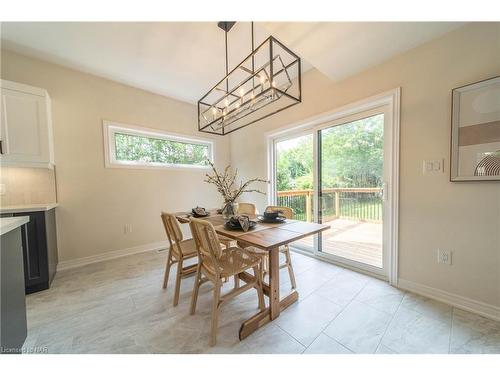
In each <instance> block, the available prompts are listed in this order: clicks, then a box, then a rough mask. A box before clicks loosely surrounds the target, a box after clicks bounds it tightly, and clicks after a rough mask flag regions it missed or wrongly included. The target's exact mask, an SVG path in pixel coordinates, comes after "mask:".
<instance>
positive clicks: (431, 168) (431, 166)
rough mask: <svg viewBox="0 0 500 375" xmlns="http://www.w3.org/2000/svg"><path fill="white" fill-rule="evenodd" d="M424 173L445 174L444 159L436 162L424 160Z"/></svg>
mask: <svg viewBox="0 0 500 375" xmlns="http://www.w3.org/2000/svg"><path fill="white" fill-rule="evenodd" d="M422 168H423V173H424V174H428V173H438V172H441V173H443V172H444V159H435V160H424V162H423V166H422Z"/></svg>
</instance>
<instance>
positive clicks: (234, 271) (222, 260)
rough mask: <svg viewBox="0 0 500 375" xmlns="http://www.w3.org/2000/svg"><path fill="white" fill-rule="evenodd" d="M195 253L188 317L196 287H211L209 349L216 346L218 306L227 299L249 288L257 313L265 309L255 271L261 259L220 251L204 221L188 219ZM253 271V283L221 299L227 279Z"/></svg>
mask: <svg viewBox="0 0 500 375" xmlns="http://www.w3.org/2000/svg"><path fill="white" fill-rule="evenodd" d="M189 225H190V227H191V232H192V234H193V238H194V239H195V243H196V249H197V250H198V259H199V260H198V265H197V268H196V279H195V282H194V289H193V295H192V299H191V311H190V313H191V314H194V313H195V310H196V302H197V300H198V290H199V288H200V285H201V284H203V283H204V282H206V281H211V282H212V283H213V284H214V296H213V301H212V328H211V333H210V345H211V346H213V345H215V343H216V336H217V323H218V318H219V309H220V307H221V305H222V304H223V303H225V302H227V301H228V300H229V299H231V298H233V297H235V296H237V295H239V294H240V293H243V292H245V291H246V290H249V289H251V288H255V289H256V290H257V297H258V301H259V309H260V311H263V310H264V309H265V303H264V294H263V292H262V278H261V274H260V271H259V266H260V263H261V259H260V258H259V257H257V256H254V255H252V254H250V253H249V252H247V251H246V250H244V249H242V248H239V247H230V248H228V249H225V250H224V251H223V250H222V249H221V247H220V242H219V238H218V236H217V233H216V232H215V229H214V227H213V225H212V223H210V222H208V221H206V220H200V219H191V221H190V223H189ZM249 269H253V273H254V275H255V279H254V281H252V282H249V283H246V284H245V285H243V286H241V287H240V286H236V285H235V287H234V289H232V290H231V291H230V292H228V293H226V294H225V295H221V287H222V283H223V280H224V279H225V278H229V277H231V276H235V277H237V276H238V274H240V273H242V272H244V271H246V270H249Z"/></svg>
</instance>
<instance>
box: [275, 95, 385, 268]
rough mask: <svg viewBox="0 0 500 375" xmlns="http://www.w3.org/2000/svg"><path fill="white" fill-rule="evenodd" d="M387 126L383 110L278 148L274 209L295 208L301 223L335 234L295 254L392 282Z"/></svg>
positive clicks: (342, 120) (316, 129)
mask: <svg viewBox="0 0 500 375" xmlns="http://www.w3.org/2000/svg"><path fill="white" fill-rule="evenodd" d="M390 122H391V114H390V112H389V106H388V105H381V106H378V107H376V106H375V107H372V108H371V109H369V110H364V111H359V112H354V113H351V114H349V115H348V116H344V117H339V118H337V119H335V120H330V121H327V122H324V123H321V124H318V125H316V126H312V127H311V128H309V129H308V130H306V131H304V130H302V131H301V132H300V133H297V134H293V132H292V133H291V134H287V136H286V137H285V138H275V139H274V140H273V142H272V155H273V158H272V159H273V160H272V161H273V163H272V171H273V194H272V202H273V203H274V204H277V205H281V206H287V207H291V208H293V209H294V211H295V218H296V219H298V220H303V221H309V222H317V223H326V224H329V225H330V226H331V229H329V230H327V231H325V232H323V233H322V234H321V235H319V236H317V237H316V238H313V237H309V238H306V239H303V240H300V241H297V242H296V243H294V244H293V245H294V247H295V248H297V249H299V250H307V251H311V252H312V253H313V254H314V255H316V256H319V257H326V258H330V259H332V260H333V261H336V262H339V263H343V264H346V265H348V266H350V267H356V268H361V269H365V270H368V271H370V272H373V273H379V274H383V275H387V272H388V269H387V260H388V256H387V254H386V251H385V250H384V249H386V244H387V242H388V241H389V240H388V239H389V233H388V229H387V228H386V226H385V225H384V218H385V217H386V215H387V213H388V209H389V207H388V202H387V199H385V198H386V195H387V189H386V191H385V192H384V189H385V188H386V182H387V181H388V179H389V177H388V176H389V174H390V172H391V171H390V168H389V164H390V163H388V162H387V160H388V159H387V158H388V156H390V155H389V154H391V152H392V151H391V139H392V138H390V137H389V138H388V137H387V134H388V133H387V130H388V129H389V130H390V125H391V123H390ZM390 134H391V136H392V133H390ZM387 150H389V152H387Z"/></svg>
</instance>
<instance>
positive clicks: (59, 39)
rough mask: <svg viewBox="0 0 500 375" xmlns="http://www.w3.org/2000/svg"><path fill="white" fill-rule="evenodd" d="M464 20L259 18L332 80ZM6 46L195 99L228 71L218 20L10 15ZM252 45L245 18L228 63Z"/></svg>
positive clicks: (258, 28) (258, 27)
mask: <svg viewBox="0 0 500 375" xmlns="http://www.w3.org/2000/svg"><path fill="white" fill-rule="evenodd" d="M461 25H462V23H430V22H425V23H339V22H327V23H321V22H309V23H306V22H293V23H290V22H286V23H283V22H264V23H256V24H255V43H256V45H258V44H259V43H260V42H262V41H263V40H264V39H265V38H266V37H267V36H268V35H269V34H270V33H272V34H273V35H274V36H276V37H277V38H278V39H279V40H281V41H282V42H284V43H285V44H287V45H288V46H289V47H290V48H291V49H292V50H293V51H294V52H296V53H297V54H298V55H299V56H301V57H302V58H303V60H304V62H305V63H304V64H303V65H304V69H303V70H307V69H309V68H311V66H314V67H315V68H317V69H318V70H320V71H321V72H322V73H324V74H326V75H327V76H328V77H329V78H331V79H333V80H340V79H343V78H346V77H348V76H350V75H352V74H355V73H357V72H359V71H362V70H364V69H366V68H368V67H370V66H373V65H376V64H379V63H381V62H383V61H385V60H387V59H389V58H391V57H392V56H394V55H397V54H399V53H402V52H404V51H406V50H409V49H411V48H413V47H415V46H417V45H419V44H422V43H424V42H426V41H428V40H431V39H433V38H436V37H438V36H440V35H442V34H444V33H446V32H448V31H451V30H452V29H454V28H457V27H459V26H461ZM1 38H2V43H3V47H5V48H7V49H11V50H14V51H17V52H19V53H22V54H26V55H29V56H33V57H37V58H40V59H43V60H48V61H51V62H54V63H57V64H61V65H64V66H67V67H70V68H74V69H77V70H82V71H85V72H88V73H92V74H95V75H98V76H101V77H105V78H109V79H112V80H115V81H118V82H122V83H125V84H128V85H131V86H135V87H139V88H142V89H145V90H148V91H152V92H155V93H158V94H161V95H166V96H170V97H174V98H177V99H180V100H184V101H187V102H191V103H195V102H196V101H197V100H198V99H199V98H200V97H201V96H203V95H204V94H205V93H206V92H207V91H208V90H209V89H210V88H211V87H212V86H213V85H214V84H215V83H217V82H218V81H219V80H220V79H222V78H223V77H224V75H225V67H224V61H225V58H224V33H223V31H222V30H220V29H219V28H218V27H217V26H216V23H215V22H161V23H145V22H129V23H118V22H102V23H97V22H73V23H69V22H59V23H56V22H39V23H34V22H7V23H5V22H4V23H2V25H1ZM250 50H251V42H250V23H249V22H238V23H237V24H236V25H235V26H234V27H233V29H232V30H231V32H230V33H229V53H230V58H229V65H230V69H231V67H234V66H235V65H236V64H237V63H239V62H240V61H241V60H243V58H244V57H246V56H247V55H248V54H249V53H250Z"/></svg>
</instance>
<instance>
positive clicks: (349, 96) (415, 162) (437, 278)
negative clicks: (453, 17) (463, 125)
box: [231, 23, 500, 306]
mask: <svg viewBox="0 0 500 375" xmlns="http://www.w3.org/2000/svg"><path fill="white" fill-rule="evenodd" d="M499 74H500V24H499V23H497V24H474V25H467V26H465V27H463V28H461V29H458V30H456V31H454V32H452V33H450V34H447V35H445V36H443V37H441V38H439V39H436V40H434V41H432V42H430V43H427V44H425V45H422V46H420V47H418V48H416V49H413V50H411V51H409V52H407V53H405V54H403V55H400V56H398V57H396V58H394V59H392V60H390V61H388V62H386V63H384V64H382V65H379V66H377V67H374V68H371V69H369V70H367V71H365V72H363V73H360V74H358V75H356V76H354V77H352V78H349V79H346V80H344V81H341V82H338V83H332V82H331V81H330V80H329V79H328V78H326V77H325V76H323V75H322V74H321V73H319V72H318V71H316V70H313V71H310V72H308V73H306V74H305V76H304V78H303V98H304V100H303V103H302V104H299V105H298V106H296V107H293V108H292V109H290V110H288V111H284V112H281V113H280V114H279V115H276V116H273V117H271V118H269V119H266V120H264V121H263V122H261V123H258V124H255V125H252V126H249V127H247V128H245V129H242V130H240V131H238V132H235V133H233V135H232V136H231V158H232V162H233V165H235V166H237V167H238V168H239V170H240V171H241V173H242V175H244V176H246V177H252V176H266V175H267V169H266V160H267V159H266V158H267V154H266V151H267V150H266V138H265V135H264V134H265V132H268V131H271V130H272V129H276V128H279V127H282V126H286V125H287V124H292V123H295V122H297V121H300V120H302V119H306V118H308V117H310V116H313V115H318V114H319V113H321V112H325V111H330V110H332V109H335V108H337V107H340V106H343V105H346V104H348V103H352V102H355V101H358V100H361V99H364V98H367V97H369V96H372V95H375V94H378V93H380V92H383V91H387V90H390V89H393V88H396V87H401V90H402V97H401V157H400V163H401V167H400V223H399V224H400V229H399V230H400V232H399V260H400V264H399V276H400V278H402V279H405V280H410V281H413V282H415V283H419V284H423V285H426V286H429V287H433V288H438V289H441V290H444V291H447V292H451V293H456V294H458V295H461V296H465V297H469V298H472V299H475V300H479V301H483V302H485V303H489V304H493V305H496V306H500V183H498V182H492V183H491V182H490V183H488V182H477V183H451V182H449V170H448V168H449V152H450V149H449V145H450V121H451V119H450V106H451V89H452V88H454V87H458V86H461V85H464V84H468V83H471V82H475V81H479V80H482V79H485V78H489V77H492V76H496V75H499ZM248 155H253V157H251V158H249V157H248ZM441 158H444V159H445V173H443V174H436V175H425V176H424V175H423V174H422V161H423V160H424V159H441ZM251 199H254V200H259V202H260V209H262V208H263V207H264V206H265V204H266V203H267V202H266V197H262V198H261V197H259V196H254V197H252V198H251ZM438 248H442V249H448V250H452V251H453V265H452V266H451V267H450V266H444V265H441V264H437V249H438Z"/></svg>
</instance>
